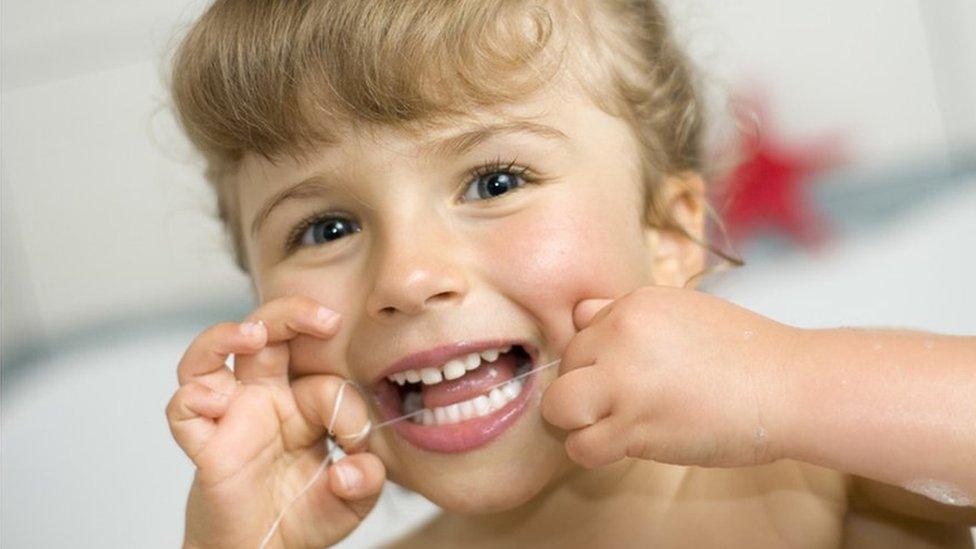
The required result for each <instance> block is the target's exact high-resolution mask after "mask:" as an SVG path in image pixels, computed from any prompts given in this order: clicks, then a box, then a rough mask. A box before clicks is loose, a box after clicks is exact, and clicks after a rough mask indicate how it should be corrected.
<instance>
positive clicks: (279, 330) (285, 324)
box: [245, 295, 341, 345]
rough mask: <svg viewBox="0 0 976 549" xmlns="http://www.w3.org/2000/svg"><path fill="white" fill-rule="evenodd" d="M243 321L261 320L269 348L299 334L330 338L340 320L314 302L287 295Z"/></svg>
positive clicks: (335, 313)
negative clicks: (264, 327)
mask: <svg viewBox="0 0 976 549" xmlns="http://www.w3.org/2000/svg"><path fill="white" fill-rule="evenodd" d="M245 320H246V321H258V320H261V321H263V322H264V324H265V325H266V326H267V330H268V344H269V345H272V344H275V343H281V342H282V341H287V340H289V339H294V338H295V337H296V336H298V335H299V334H308V335H311V336H316V337H332V336H333V335H335V333H336V332H337V331H338V328H339V324H340V320H341V317H340V316H339V313H337V312H335V311H333V310H332V309H329V308H328V307H325V306H324V305H322V304H321V303H319V302H317V301H315V300H314V299H311V298H308V297H305V296H301V295H291V296H287V297H280V298H277V299H273V300H271V301H269V302H267V303H265V304H264V305H261V306H260V307H258V308H257V309H255V310H254V311H253V312H252V313H251V314H249V315H248V316H247V318H246V319H245Z"/></svg>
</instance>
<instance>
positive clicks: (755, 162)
mask: <svg viewBox="0 0 976 549" xmlns="http://www.w3.org/2000/svg"><path fill="white" fill-rule="evenodd" d="M746 103H747V104H748V105H749V106H750V107H751V110H752V112H753V113H754V114H755V116H753V117H750V118H749V122H746V120H745V119H744V117H741V116H740V125H741V127H749V126H750V125H752V126H753V127H754V131H751V132H745V131H744V132H742V134H741V136H740V139H741V158H742V161H741V163H740V164H739V165H738V167H737V168H736V169H735V170H734V171H733V172H732V173H731V174H730V175H729V176H728V177H727V178H726V179H725V180H724V181H721V182H720V185H719V188H720V189H723V190H724V193H723V195H724V200H720V201H718V202H717V203H718V204H722V203H723V202H724V203H725V207H724V208H723V211H722V212H721V213H722V218H723V220H724V221H725V226H726V229H727V231H728V234H729V237H730V238H731V239H732V241H733V242H742V241H743V240H745V239H747V238H749V237H751V236H755V235H756V234H757V233H759V232H760V231H762V230H764V229H765V230H771V231H774V232H780V233H785V234H786V235H787V236H788V237H790V238H791V239H792V240H793V242H795V243H796V244H799V245H801V246H807V247H810V246H815V245H816V244H819V243H820V242H822V241H823V240H824V239H825V238H826V235H827V230H826V222H825V221H824V216H823V215H822V214H820V213H818V212H817V211H816V207H815V205H814V204H813V203H812V201H811V198H810V196H809V193H808V192H807V189H806V186H807V185H808V184H809V183H810V181H811V180H812V178H813V176H814V175H815V174H817V173H819V172H821V171H823V170H825V169H827V168H830V167H834V166H836V165H838V164H839V160H840V157H841V155H840V154H839V147H838V139H836V138H831V139H824V140H821V141H820V142H819V143H811V144H807V145H804V146H788V145H787V144H785V143H783V142H782V141H780V140H779V139H778V138H777V136H776V135H775V134H774V133H773V132H772V131H770V128H769V124H768V117H767V116H764V114H765V109H763V108H761V106H760V105H759V102H758V101H751V102H749V101H747V102H746Z"/></svg>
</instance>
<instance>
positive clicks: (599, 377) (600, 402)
mask: <svg viewBox="0 0 976 549" xmlns="http://www.w3.org/2000/svg"><path fill="white" fill-rule="evenodd" d="M607 381H608V380H607V379H606V374H604V373H603V371H602V369H600V368H597V367H595V366H590V367H588V368H579V369H576V370H573V371H571V372H569V373H567V374H565V375H562V376H560V377H558V378H556V380H555V381H553V382H552V383H550V384H549V387H547V388H546V392H545V393H544V394H543V395H542V403H541V408H542V417H543V418H545V420H546V421H548V422H549V423H551V424H553V425H555V426H556V427H559V428H560V429H563V430H566V431H570V430H574V429H582V428H584V427H588V426H590V425H593V424H595V423H597V422H598V421H600V420H601V419H603V418H605V417H607V416H608V415H610V412H611V411H612V404H613V394H612V392H611V384H609V383H608V382H607Z"/></svg>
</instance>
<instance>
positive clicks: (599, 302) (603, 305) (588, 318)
mask: <svg viewBox="0 0 976 549" xmlns="http://www.w3.org/2000/svg"><path fill="white" fill-rule="evenodd" d="M611 303H613V300H611V299H584V300H583V301H580V302H579V303H577V304H576V306H575V307H573V324H574V325H575V326H576V329H577V330H582V329H583V328H586V327H587V326H589V325H590V324H592V323H593V322H594V321H595V320H597V316H598V315H599V316H600V317H603V316H605V315H606V314H607V313H608V312H610V308H609V307H608V305H610V304H611Z"/></svg>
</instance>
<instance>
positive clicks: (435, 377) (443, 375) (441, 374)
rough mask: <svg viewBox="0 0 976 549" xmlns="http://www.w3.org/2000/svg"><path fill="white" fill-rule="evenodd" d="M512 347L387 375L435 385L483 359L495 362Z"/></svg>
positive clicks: (456, 375) (471, 367) (475, 366)
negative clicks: (440, 364)
mask: <svg viewBox="0 0 976 549" xmlns="http://www.w3.org/2000/svg"><path fill="white" fill-rule="evenodd" d="M511 349H512V346H511V345H508V346H505V347H501V348H498V349H488V350H485V351H481V352H480V353H471V354H469V355H465V356H463V357H458V358H454V359H451V360H448V361H447V362H446V363H445V364H444V365H442V366H441V367H440V368H433V367H429V368H421V369H420V370H404V371H402V372H397V373H395V374H392V375H389V376H387V379H389V380H390V381H392V382H394V383H397V384H399V385H403V384H404V383H408V382H409V383H417V382H418V381H422V382H423V383H424V385H433V384H435V383H440V382H441V381H443V380H445V379H449V380H450V379H457V378H459V377H461V376H463V375H464V374H465V373H467V372H469V371H471V370H474V369H475V368H477V367H478V366H481V361H482V360H484V361H485V362H494V361H496V360H498V356H499V355H501V354H502V353H507V352H508V351H510V350H511Z"/></svg>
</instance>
